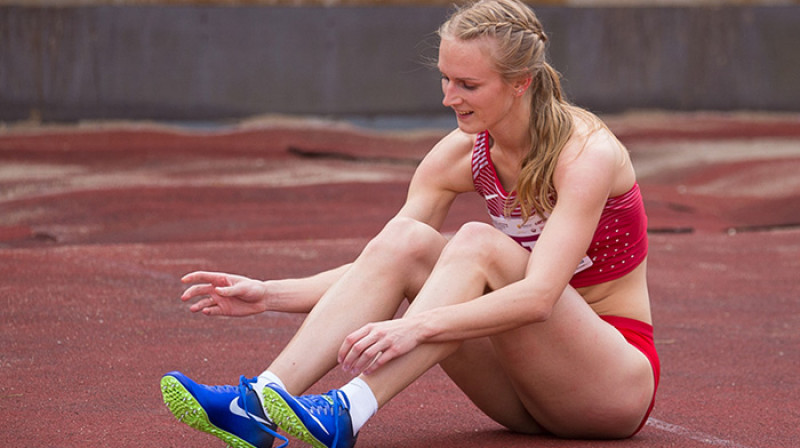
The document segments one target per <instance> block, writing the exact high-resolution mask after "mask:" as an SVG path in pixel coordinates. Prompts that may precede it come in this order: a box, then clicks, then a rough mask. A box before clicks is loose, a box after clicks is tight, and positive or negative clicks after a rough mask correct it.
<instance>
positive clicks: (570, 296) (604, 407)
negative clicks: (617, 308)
mask: <svg viewBox="0 0 800 448" xmlns="http://www.w3.org/2000/svg"><path fill="white" fill-rule="evenodd" d="M528 256H529V255H528V252H527V251H525V250H524V249H521V248H520V247H519V246H517V245H516V243H513V242H512V241H510V240H509V239H508V238H507V237H505V235H502V234H501V233H499V232H497V231H496V230H494V229H493V228H491V227H489V226H486V225H481V224H470V225H467V226H465V227H464V228H462V230H461V231H459V233H458V234H457V235H456V236H455V237H454V238H453V240H452V241H451V242H450V243H449V244H448V246H447V248H446V249H445V250H444V251H443V253H442V256H441V258H440V260H439V262H438V263H437V265H436V268H435V269H434V270H433V272H432V273H431V276H430V278H429V279H428V282H427V283H426V284H425V286H424V288H423V289H422V291H420V294H419V295H418V296H417V298H416V300H415V301H414V303H413V304H412V306H411V307H410V308H409V310H408V313H409V314H413V313H418V312H422V311H425V310H427V309H431V308H433V307H438V306H442V305H446V304H450V303H456V302H460V301H466V300H471V299H472V298H475V297H477V296H479V295H481V294H483V292H484V291H485V290H486V289H490V290H492V289H497V288H500V287H503V286H505V285H507V284H509V283H511V282H513V281H516V280H518V279H521V278H522V277H523V276H524V270H525V266H526V263H527V259H528ZM532 300H535V298H532ZM490 341H491V349H492V350H490V349H489V345H488V343H487V342H486V341H483V342H480V341H468V342H467V343H464V344H461V345H460V346H459V344H452V343H451V344H425V345H424V346H421V347H419V348H418V349H415V350H414V351H413V352H411V353H409V354H407V355H405V356H403V357H401V358H398V359H396V360H395V361H393V362H390V363H389V364H387V365H386V366H384V367H383V368H382V369H380V370H379V371H377V372H375V373H374V374H373V375H370V376H368V377H365V378H364V379H365V381H366V382H367V383H368V384H369V385H370V387H371V388H372V389H373V391H374V392H375V395H376V396H377V397H378V401H379V403H380V404H383V403H385V402H386V401H388V400H389V399H390V398H391V397H392V396H394V395H395V394H397V393H399V391H401V390H402V389H403V388H404V387H406V386H407V385H408V384H410V382H412V381H413V380H414V379H416V378H417V377H418V376H419V375H421V374H422V373H423V372H424V371H426V370H427V369H428V368H430V367H431V366H432V365H434V364H435V363H436V362H439V361H442V366H443V367H444V368H445V371H447V372H448V374H449V375H450V376H451V378H453V380H454V381H455V382H456V383H457V384H458V385H459V386H460V387H461V388H462V390H464V391H465V393H467V395H468V396H470V398H471V399H472V400H473V401H474V402H475V403H476V405H478V406H479V407H480V408H481V409H482V410H484V412H486V413H487V414H488V415H489V416H490V417H492V418H494V419H495V420H497V421H498V422H500V423H501V424H504V425H506V426H508V427H509V428H512V429H515V430H518V431H523V432H539V431H541V429H542V428H545V429H546V430H547V431H549V432H552V433H555V434H558V435H563V436H572V437H625V436H628V435H630V434H631V433H633V431H634V430H635V429H636V428H637V427H638V424H639V423H640V421H641V418H642V417H643V416H644V414H645V412H646V410H647V408H648V406H649V403H650V399H651V398H652V392H653V377H652V371H651V369H650V364H649V362H648V361H647V359H646V358H645V356H644V355H643V354H642V353H641V352H639V351H638V349H636V348H634V347H633V346H631V345H630V344H628V343H627V341H625V340H624V338H623V337H622V335H621V334H620V333H619V332H618V331H617V330H616V329H614V328H613V327H611V326H610V325H608V324H606V323H605V322H604V321H602V320H601V319H600V318H599V317H598V316H597V315H596V314H595V313H594V311H593V310H592V309H591V308H590V307H589V306H588V305H587V304H586V302H585V300H584V299H583V297H582V296H580V294H578V292H577V291H575V290H574V289H573V288H571V287H567V289H566V290H565V291H564V294H563V295H562V297H561V299H560V300H559V301H558V303H557V305H556V307H555V309H554V310H553V313H552V315H551V317H550V319H548V320H547V321H545V322H541V323H536V324H532V325H528V326H525V327H521V328H518V329H516V330H513V331H509V332H507V333H503V334H500V335H497V336H494V337H492V338H490ZM492 352H493V353H492ZM475 358H478V359H482V361H481V362H478V363H476V362H474V361H471V360H474V359H475ZM487 385H491V386H492V387H494V388H497V389H496V390H489V388H488V387H487Z"/></svg>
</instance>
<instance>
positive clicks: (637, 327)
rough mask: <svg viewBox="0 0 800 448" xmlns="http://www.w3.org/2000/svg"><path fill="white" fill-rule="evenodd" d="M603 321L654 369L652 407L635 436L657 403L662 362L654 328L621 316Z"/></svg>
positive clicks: (645, 323) (605, 318) (607, 317)
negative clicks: (641, 354)
mask: <svg viewBox="0 0 800 448" xmlns="http://www.w3.org/2000/svg"><path fill="white" fill-rule="evenodd" d="M600 318H601V319H603V320H604V321H606V322H608V323H609V324H611V325H612V326H613V327H614V328H616V329H617V330H619V332H620V333H622V336H624V337H625V340H627V341H628V343H630V344H631V345H633V346H634V347H636V348H638V349H639V350H640V351H641V352H642V353H644V356H646V357H647V359H648V360H650V365H651V366H652V367H653V379H654V380H655V387H654V388H653V399H652V400H651V401H650V407H649V408H647V413H646V414H645V415H644V419H642V423H641V424H639V427H638V428H636V431H634V433H633V434H636V433H637V432H639V431H641V429H642V428H643V427H644V424H645V423H647V417H649V416H650V412H652V411H653V405H655V403H656V390H657V389H658V378H659V376H660V375H661V362H660V361H659V360H658V353H656V345H655V342H654V341H653V326H652V325H650V324H648V323H647V322H642V321H640V320H636V319H629V318H627V317H619V316H600Z"/></svg>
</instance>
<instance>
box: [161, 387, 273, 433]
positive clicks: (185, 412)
mask: <svg viewBox="0 0 800 448" xmlns="http://www.w3.org/2000/svg"><path fill="white" fill-rule="evenodd" d="M161 395H162V396H163V397H164V403H165V404H166V405H167V407H168V408H169V410H170V412H172V415H174V416H175V418H177V419H178V421H180V422H181V423H186V424H187V425H189V426H191V427H192V428H194V429H197V430H199V431H203V432H205V433H208V434H211V435H212V436H214V437H216V438H218V439H220V440H222V441H223V442H225V443H227V444H228V445H230V446H231V447H232V448H257V447H255V446H253V445H251V444H249V443H247V442H246V441H244V440H242V439H240V438H239V437H236V436H235V435H233V434H231V433H229V432H227V431H223V430H221V429H219V428H217V427H216V426H214V424H213V423H211V421H210V420H209V419H208V414H206V411H205V410H203V407H202V406H200V403H198V402H197V400H196V399H195V398H194V397H193V396H192V394H190V393H189V391H188V390H186V388H185V387H183V384H181V383H180V382H179V381H178V380H176V379H175V378H173V377H171V376H165V377H163V378H161Z"/></svg>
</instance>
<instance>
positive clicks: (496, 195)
mask: <svg viewBox="0 0 800 448" xmlns="http://www.w3.org/2000/svg"><path fill="white" fill-rule="evenodd" d="M498 196H499V195H498V194H488V195H486V197H485V199H486V200H487V201H491V200H492V199H494V198H496V197H498Z"/></svg>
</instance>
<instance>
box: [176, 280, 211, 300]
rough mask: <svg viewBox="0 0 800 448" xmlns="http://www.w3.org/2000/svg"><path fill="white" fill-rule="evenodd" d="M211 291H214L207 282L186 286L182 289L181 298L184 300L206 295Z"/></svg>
mask: <svg viewBox="0 0 800 448" xmlns="http://www.w3.org/2000/svg"><path fill="white" fill-rule="evenodd" d="M213 291H214V286H213V285H210V284H208V283H205V284H200V285H193V286H190V287H188V288H186V290H185V291H183V294H181V300H183V301H184V302H185V301H187V300H190V299H193V298H195V297H200V296H207V295H210V294H211V293H212V292H213Z"/></svg>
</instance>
